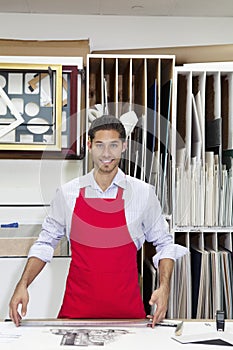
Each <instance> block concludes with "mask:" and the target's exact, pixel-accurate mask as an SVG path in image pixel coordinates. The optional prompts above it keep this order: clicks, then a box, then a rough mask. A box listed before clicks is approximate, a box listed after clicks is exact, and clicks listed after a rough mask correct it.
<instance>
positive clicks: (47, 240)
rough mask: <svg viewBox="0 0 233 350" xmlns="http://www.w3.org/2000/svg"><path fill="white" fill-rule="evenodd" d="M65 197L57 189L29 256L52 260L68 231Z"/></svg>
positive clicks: (47, 260) (46, 260)
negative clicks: (64, 204)
mask: <svg viewBox="0 0 233 350" xmlns="http://www.w3.org/2000/svg"><path fill="white" fill-rule="evenodd" d="M62 203H64V198H63V194H62V191H61V190H59V189H58V190H57V192H56V195H55V198H54V199H53V201H52V202H51V205H50V209H49V214H48V216H47V217H46V218H45V219H44V222H43V224H42V229H41V232H40V234H39V237H38V239H37V240H36V242H35V243H34V244H33V245H32V247H31V248H30V250H29V253H28V258H30V257H37V258H39V259H41V260H43V261H45V262H50V261H51V260H52V257H53V254H54V249H55V248H56V246H57V244H58V242H59V241H60V239H61V238H62V237H63V236H64V235H65V233H66V229H65V228H66V220H65V211H64V206H63V204H62Z"/></svg>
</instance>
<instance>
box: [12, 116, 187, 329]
mask: <svg viewBox="0 0 233 350" xmlns="http://www.w3.org/2000/svg"><path fill="white" fill-rule="evenodd" d="M125 139H126V135H125V129H124V126H123V125H122V124H121V122H120V121H119V119H117V118H115V117H112V116H109V115H107V116H102V117H100V118H98V119H96V120H95V121H94V122H93V123H92V125H91V127H90V130H89V139H88V148H89V151H90V153H91V157H92V160H93V164H94V168H93V170H92V171H91V172H90V173H88V174H86V175H84V176H82V177H80V178H76V179H74V180H72V181H70V182H69V183H67V184H65V185H63V186H62V187H61V188H60V189H59V190H58V191H57V193H56V196H55V198H54V200H53V201H52V203H51V207H50V213H49V215H48V217H47V218H46V219H45V221H44V223H43V226H42V231H41V233H40V236H39V238H38V240H37V242H36V243H35V244H34V245H33V246H32V247H31V249H30V252H29V255H28V261H27V264H26V266H25V269H24V272H23V274H22V277H21V279H20V281H19V282H18V284H17V286H16V288H15V291H14V294H13V296H12V298H11V301H10V305H9V314H10V317H11V319H12V320H13V321H14V322H15V324H16V325H17V326H18V325H19V324H20V320H21V317H22V316H25V315H26V311H27V304H28V301H29V295H28V291H27V288H28V286H29V285H30V284H31V282H32V281H33V280H34V278H35V277H36V276H37V275H38V274H39V272H40V271H41V270H42V269H43V267H44V266H45V264H46V263H47V262H49V261H50V260H51V259H52V256H53V251H54V248H55V247H56V245H57V243H58V241H59V240H60V239H61V238H62V236H63V235H64V234H66V235H67V237H68V239H69V241H70V246H71V252H72V259H71V264H70V269H69V274H68V277H67V281H66V290H65V295H64V299H63V304H62V306H61V309H60V311H59V314H58V317H59V318H112V319H114V318H129V319H130V318H145V316H146V315H145V311H144V307H143V302H142V299H141V295H140V288H139V284H138V269H137V250H139V249H140V248H141V247H142V245H143V243H144V242H145V240H147V241H148V242H152V243H153V245H154V246H155V248H156V254H155V256H154V257H153V262H154V265H155V267H159V276H160V285H159V288H158V289H157V290H155V291H154V292H153V293H152V295H151V300H150V304H151V305H153V304H156V306H157V307H156V311H155V313H154V315H153V316H152V318H153V320H152V326H153V327H154V325H155V324H156V323H157V322H159V321H160V320H162V319H163V318H164V317H165V315H166V311H167V306H168V298H169V292H170V278H171V274H172V271H173V265H174V260H176V259H178V258H179V257H181V256H183V255H184V254H186V253H187V249H186V248H185V247H182V246H180V245H177V244H174V243H173V238H172V236H171V235H170V234H169V233H168V225H167V223H166V221H165V219H164V218H163V216H162V212H161V207H160V204H159V201H158V199H157V197H156V195H155V192H154V188H153V187H152V186H150V185H149V184H146V183H145V182H143V181H141V180H139V179H136V178H133V177H130V176H127V175H125V174H124V173H123V172H122V171H121V170H120V169H119V162H120V160H121V156H122V153H123V152H124V151H125V150H126V140H125ZM19 304H22V309H21V312H22V316H21V315H20V314H19V312H18V306H19Z"/></svg>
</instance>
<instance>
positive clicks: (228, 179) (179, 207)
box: [169, 62, 233, 318]
mask: <svg viewBox="0 0 233 350" xmlns="http://www.w3.org/2000/svg"><path fill="white" fill-rule="evenodd" d="M232 74H233V64H232V63H230V62H228V63H209V64H187V65H184V66H181V67H175V76H174V90H175V96H176V97H175V98H174V100H173V101H174V108H173V113H174V115H173V121H174V125H175V126H176V128H175V129H176V145H175V151H176V152H175V154H176V158H175V196H174V198H175V203H174V213H173V215H174V226H173V232H174V237H175V241H176V242H177V243H181V244H183V245H185V246H187V247H188V248H189V250H190V253H189V256H188V257H185V258H184V259H183V261H181V262H179V263H178V264H176V269H175V273H174V276H173V281H172V283H173V290H174V291H176V293H174V295H173V296H171V300H170V304H171V305H172V307H171V308H170V310H169V315H170V316H172V317H186V318H214V317H215V312H216V310H217V309H223V310H225V317H226V318H232V317H233V312H232V306H231V305H232V296H233V292H232V282H233V273H232V232H233V228H232V226H233V216H232V213H233V211H232V210H233V178H232V170H233V161H232V154H233V153H232V148H233V145H232V143H233V137H232V127H233V113H232V111H233V109H232V104H233V95H232V76H233V75H232ZM187 194H188V195H187Z"/></svg>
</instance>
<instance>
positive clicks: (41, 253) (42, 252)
mask: <svg viewBox="0 0 233 350" xmlns="http://www.w3.org/2000/svg"><path fill="white" fill-rule="evenodd" d="M41 247H42V244H39V243H35V244H34V245H33V246H32V247H31V248H30V250H29V252H28V258H31V257H35V258H38V259H40V260H42V261H44V262H46V263H47V262H50V261H51V260H52V258H53V253H54V249H53V248H52V247H51V246H49V245H46V244H43V249H41Z"/></svg>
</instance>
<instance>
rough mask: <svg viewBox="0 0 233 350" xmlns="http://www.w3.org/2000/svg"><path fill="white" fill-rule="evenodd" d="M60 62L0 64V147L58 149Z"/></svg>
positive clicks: (60, 136)
mask: <svg viewBox="0 0 233 350" xmlns="http://www.w3.org/2000/svg"><path fill="white" fill-rule="evenodd" d="M63 82H64V79H63V77H62V65H61V64H51V65H49V64H24V63H20V64H14V63H9V64H8V63H0V150H1V151H4V150H10V151H11V150H19V151H61V148H62V131H61V127H62V104H63V89H64V87H63V85H64V84H63Z"/></svg>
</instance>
